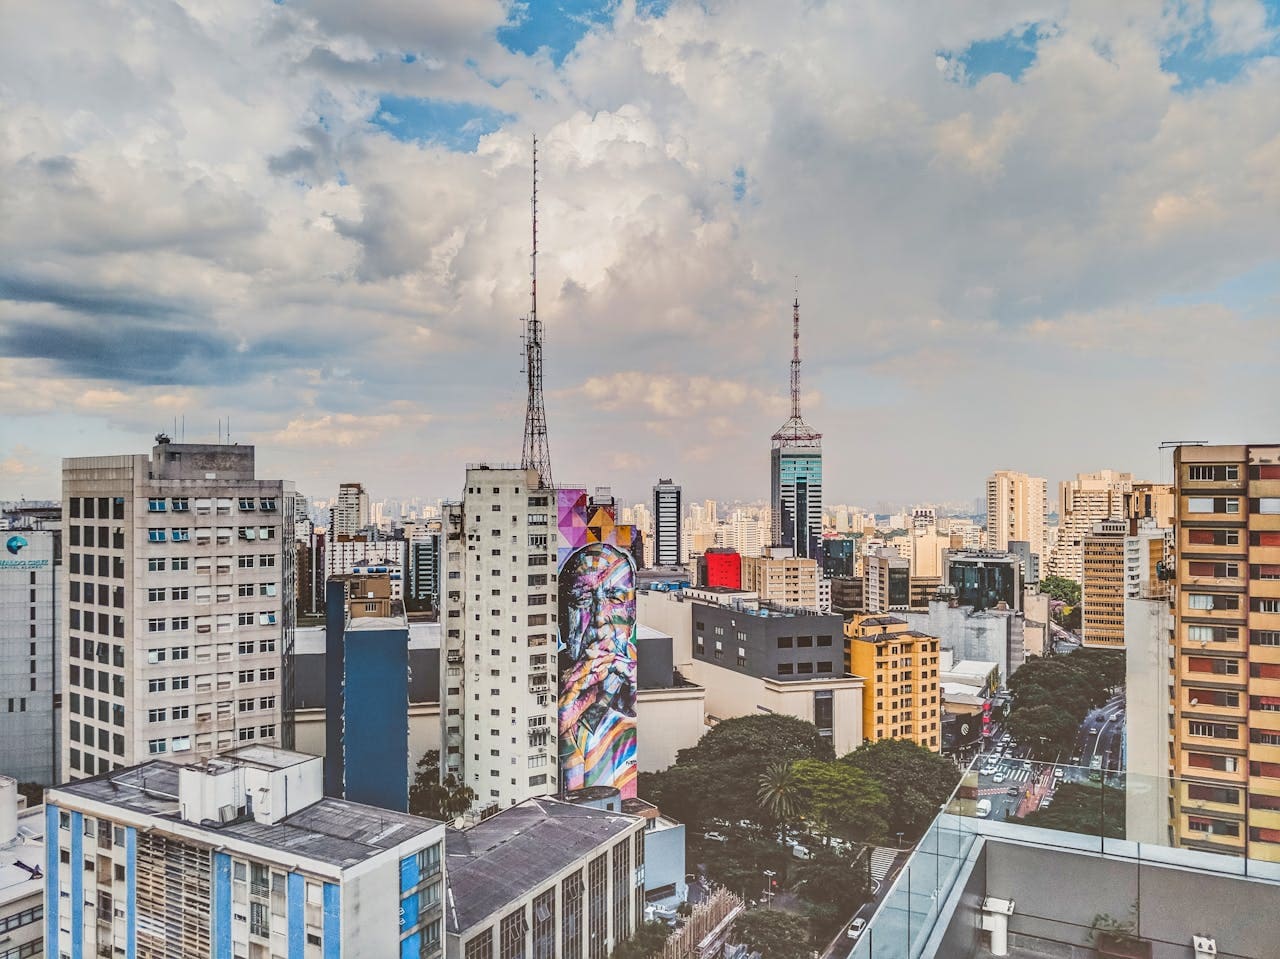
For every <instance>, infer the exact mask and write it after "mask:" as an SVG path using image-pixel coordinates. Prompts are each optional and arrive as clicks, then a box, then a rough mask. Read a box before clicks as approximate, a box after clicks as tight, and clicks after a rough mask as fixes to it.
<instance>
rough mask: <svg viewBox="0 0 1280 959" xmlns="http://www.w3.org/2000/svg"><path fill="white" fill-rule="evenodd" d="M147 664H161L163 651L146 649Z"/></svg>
mask: <svg viewBox="0 0 1280 959" xmlns="http://www.w3.org/2000/svg"><path fill="white" fill-rule="evenodd" d="M147 662H149V663H151V664H152V665H155V664H156V663H163V662H164V650H163V649H148V650H147Z"/></svg>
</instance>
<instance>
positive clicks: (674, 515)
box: [653, 479, 683, 566]
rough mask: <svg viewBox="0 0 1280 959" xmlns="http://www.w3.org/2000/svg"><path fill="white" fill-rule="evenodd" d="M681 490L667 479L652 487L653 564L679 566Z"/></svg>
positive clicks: (681, 511)
mask: <svg viewBox="0 0 1280 959" xmlns="http://www.w3.org/2000/svg"><path fill="white" fill-rule="evenodd" d="M680 501H681V490H680V487H679V486H677V485H676V484H675V483H673V482H671V480H669V479H660V480H658V482H657V485H656V486H654V487H653V565H654V566H679V565H680V557H681V555H682V553H683V549H682V547H683V543H682V542H681V540H680V537H681V533H682V532H683V530H682V529H681V525H682V524H681V514H682V513H683V509H682V508H681V502H680Z"/></svg>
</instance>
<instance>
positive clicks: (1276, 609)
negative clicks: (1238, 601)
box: [1249, 597, 1280, 613]
mask: <svg viewBox="0 0 1280 959" xmlns="http://www.w3.org/2000/svg"><path fill="white" fill-rule="evenodd" d="M1249 607H1250V608H1251V609H1252V610H1253V611H1254V612H1255V613H1280V599H1266V598H1262V597H1255V598H1253V599H1251V600H1249Z"/></svg>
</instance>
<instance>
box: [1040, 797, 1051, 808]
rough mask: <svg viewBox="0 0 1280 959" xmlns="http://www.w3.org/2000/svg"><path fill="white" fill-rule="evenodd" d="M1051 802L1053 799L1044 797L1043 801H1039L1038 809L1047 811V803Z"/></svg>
mask: <svg viewBox="0 0 1280 959" xmlns="http://www.w3.org/2000/svg"><path fill="white" fill-rule="evenodd" d="M1051 802H1053V797H1052V796H1045V797H1044V798H1043V799H1041V800H1040V808H1041V809H1048V808H1049V803H1051Z"/></svg>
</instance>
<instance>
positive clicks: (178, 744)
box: [169, 736, 191, 753]
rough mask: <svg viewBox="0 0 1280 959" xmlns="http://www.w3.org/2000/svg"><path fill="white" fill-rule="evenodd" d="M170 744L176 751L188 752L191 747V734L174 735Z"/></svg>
mask: <svg viewBox="0 0 1280 959" xmlns="http://www.w3.org/2000/svg"><path fill="white" fill-rule="evenodd" d="M169 746H170V748H171V749H172V751H173V752H175V753H181V752H186V751H187V750H188V749H190V748H191V737H190V736H174V737H173V739H172V740H170V742H169Z"/></svg>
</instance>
